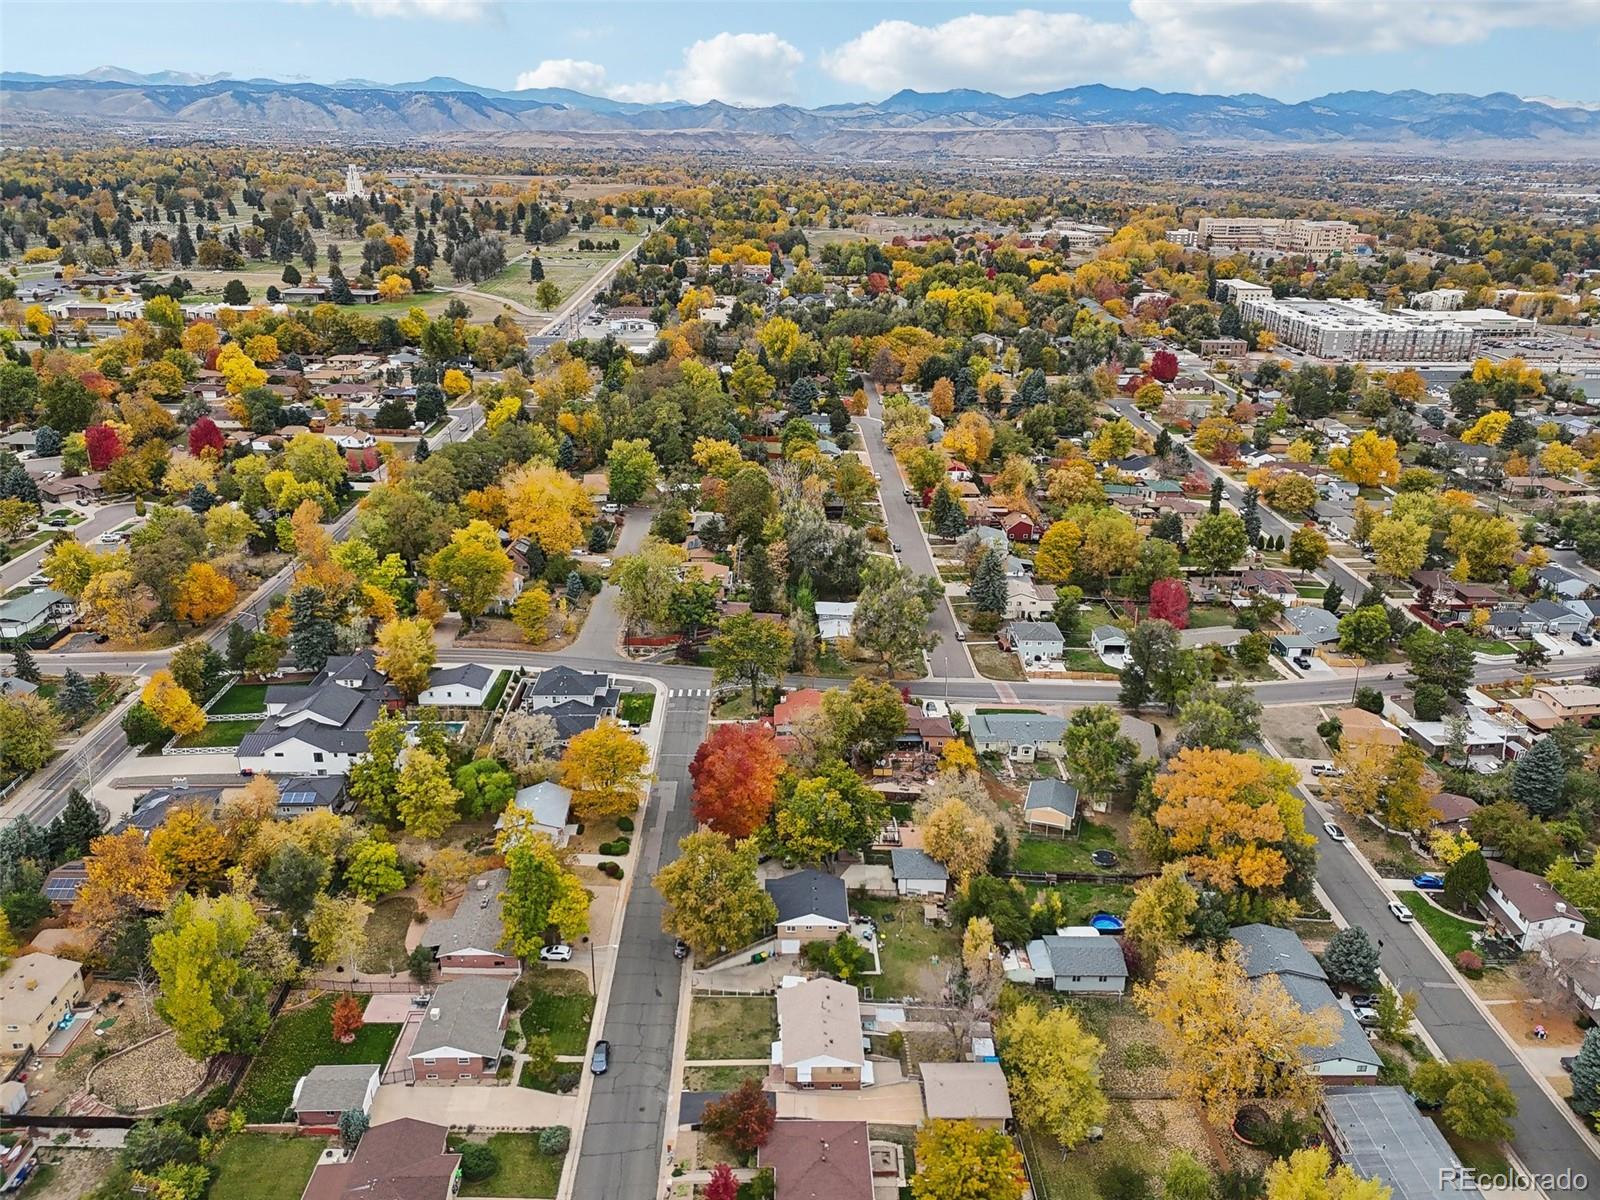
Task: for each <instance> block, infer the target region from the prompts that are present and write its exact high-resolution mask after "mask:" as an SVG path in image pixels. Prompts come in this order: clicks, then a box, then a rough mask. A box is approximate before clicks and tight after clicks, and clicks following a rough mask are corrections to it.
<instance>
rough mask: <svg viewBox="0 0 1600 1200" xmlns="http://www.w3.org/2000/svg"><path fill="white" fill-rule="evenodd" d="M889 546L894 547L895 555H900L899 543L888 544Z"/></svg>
mask: <svg viewBox="0 0 1600 1200" xmlns="http://www.w3.org/2000/svg"><path fill="white" fill-rule="evenodd" d="M889 545H890V546H892V547H894V552H895V553H896V554H899V553H900V543H899V542H890V543H889Z"/></svg>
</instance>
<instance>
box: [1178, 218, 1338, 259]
mask: <svg viewBox="0 0 1600 1200" xmlns="http://www.w3.org/2000/svg"><path fill="white" fill-rule="evenodd" d="M1360 232H1361V231H1360V230H1359V229H1358V228H1357V227H1356V226H1354V225H1352V224H1351V223H1350V222H1349V221H1304V220H1288V221H1286V220H1281V219H1279V218H1277V217H1201V218H1200V227H1199V229H1198V230H1197V231H1196V233H1197V234H1198V237H1199V240H1200V241H1201V242H1202V243H1204V244H1205V245H1207V246H1231V247H1234V248H1236V249H1239V250H1279V251H1282V252H1283V253H1285V254H1303V255H1306V256H1307V257H1309V258H1325V257H1327V256H1328V255H1330V254H1342V253H1344V252H1345V251H1347V250H1349V249H1350V248H1351V247H1352V246H1354V245H1355V244H1356V237H1357V235H1358V234H1359V233H1360ZM1169 236H1170V235H1169Z"/></svg>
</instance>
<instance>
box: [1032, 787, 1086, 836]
mask: <svg viewBox="0 0 1600 1200" xmlns="http://www.w3.org/2000/svg"><path fill="white" fill-rule="evenodd" d="M1022 817H1023V820H1025V821H1027V823H1028V832H1029V833H1046V834H1050V833H1055V834H1067V833H1070V832H1071V830H1072V827H1073V826H1074V825H1076V824H1077V823H1078V789H1077V788H1076V787H1074V786H1073V785H1072V784H1070V783H1068V782H1067V781H1066V780H1064V779H1035V780H1034V781H1033V782H1032V783H1030V784H1029V785H1028V794H1027V796H1025V797H1024V798H1023V801H1022Z"/></svg>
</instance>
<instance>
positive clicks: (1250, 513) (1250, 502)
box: [1239, 487, 1261, 545]
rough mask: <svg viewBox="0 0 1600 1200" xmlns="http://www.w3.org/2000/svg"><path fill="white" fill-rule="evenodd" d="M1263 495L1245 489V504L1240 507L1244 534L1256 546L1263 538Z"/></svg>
mask: <svg viewBox="0 0 1600 1200" xmlns="http://www.w3.org/2000/svg"><path fill="white" fill-rule="evenodd" d="M1260 499H1261V493H1260V492H1258V491H1257V490H1256V489H1255V488H1253V487H1252V488H1245V490H1244V502H1243V503H1242V504H1241V505H1240V507H1239V516H1240V517H1242V518H1243V519H1244V534H1245V536H1246V537H1247V538H1249V539H1250V542H1251V544H1252V545H1254V544H1255V543H1256V542H1257V541H1258V540H1259V539H1260V537H1261V504H1260Z"/></svg>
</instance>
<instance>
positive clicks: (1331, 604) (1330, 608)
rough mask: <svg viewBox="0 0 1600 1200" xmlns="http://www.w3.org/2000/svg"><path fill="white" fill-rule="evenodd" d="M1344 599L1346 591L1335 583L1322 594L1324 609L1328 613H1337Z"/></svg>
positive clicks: (1329, 585)
mask: <svg viewBox="0 0 1600 1200" xmlns="http://www.w3.org/2000/svg"><path fill="white" fill-rule="evenodd" d="M1343 599H1344V589H1343V588H1342V587H1340V586H1339V585H1338V583H1336V582H1333V583H1329V584H1328V590H1327V591H1326V592H1324V593H1323V594H1322V607H1323V609H1324V610H1326V611H1327V612H1331V613H1337V612H1338V611H1339V603H1340V601H1342V600H1343Z"/></svg>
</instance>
